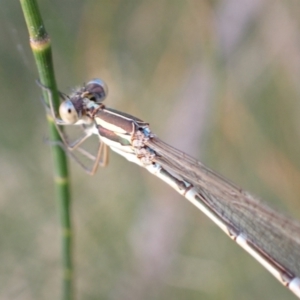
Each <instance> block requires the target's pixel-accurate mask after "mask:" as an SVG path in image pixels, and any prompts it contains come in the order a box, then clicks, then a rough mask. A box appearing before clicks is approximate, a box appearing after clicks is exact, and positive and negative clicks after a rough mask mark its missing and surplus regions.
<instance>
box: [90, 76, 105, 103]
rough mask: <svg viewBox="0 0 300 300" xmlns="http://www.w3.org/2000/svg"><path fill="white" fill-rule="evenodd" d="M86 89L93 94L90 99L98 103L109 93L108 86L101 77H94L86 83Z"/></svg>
mask: <svg viewBox="0 0 300 300" xmlns="http://www.w3.org/2000/svg"><path fill="white" fill-rule="evenodd" d="M86 90H87V91H88V92H89V93H90V94H91V95H92V97H90V100H92V101H95V102H96V103H101V102H102V101H104V99H105V98H106V96H107V94H108V87H107V85H106V83H105V82H104V81H103V80H101V79H98V78H96V79H92V80H91V81H89V82H88V83H87V84H86Z"/></svg>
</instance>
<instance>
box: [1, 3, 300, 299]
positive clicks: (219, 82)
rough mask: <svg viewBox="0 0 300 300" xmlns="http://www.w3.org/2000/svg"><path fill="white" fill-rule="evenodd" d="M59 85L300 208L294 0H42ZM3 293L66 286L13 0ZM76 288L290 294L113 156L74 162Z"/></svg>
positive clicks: (87, 293) (6, 67) (7, 68)
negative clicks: (98, 90)
mask: <svg viewBox="0 0 300 300" xmlns="http://www.w3.org/2000/svg"><path fill="white" fill-rule="evenodd" d="M40 6H41V7H40V8H41V12H42V15H43V17H44V21H45V24H46V28H47V31H48V32H49V33H50V35H51V39H52V47H53V52H54V61H55V67H56V74H57V80H58V83H59V87H60V90H61V91H63V92H65V93H68V92H69V91H70V90H71V88H72V87H74V86H76V85H80V84H82V83H83V82H86V81H88V80H89V79H91V78H94V77H101V78H102V79H104V80H105V81H106V82H107V84H108V86H109V89H110V92H109V97H108V99H107V100H106V104H107V105H108V106H111V107H114V108H116V109H118V110H123V111H125V112H128V113H130V114H132V115H136V116H137V117H140V118H142V119H144V120H146V121H148V122H149V123H150V125H151V128H152V130H153V131H154V132H155V133H157V134H158V135H159V136H160V137H161V138H162V139H163V140H164V141H166V142H168V143H170V144H171V145H174V146H176V147H177V148H179V149H182V150H184V151H185V152H187V153H189V154H191V155H193V156H194V157H196V158H198V159H201V161H203V162H205V164H206V165H208V166H210V167H211V168H213V169H214V170H216V171H218V172H219V173H221V174H223V175H224V176H226V177H228V178H230V179H231V180H232V181H233V182H235V183H237V184H239V185H240V186H242V187H243V188H245V189H247V190H249V191H251V192H252V193H254V194H256V195H259V196H260V197H261V198H262V199H264V201H265V202H267V203H269V204H270V205H271V206H273V207H276V208H277V209H278V210H280V211H283V212H284V213H286V214H289V215H292V216H293V217H295V218H298V219H300V200H299V193H300V170H299V168H300V158H299V154H298V153H299V149H300V143H299V138H300V130H299V128H300V124H299V114H300V105H299V101H298V98H299V93H300V89H299V86H300V85H299V78H300V42H299V41H300V40H299V33H300V22H299V13H300V5H299V4H298V3H297V2H296V1H287V2H284V3H283V2H279V1H267V0H260V1H258V0H257V1H250V0H248V1H246V0H243V1H233V0H230V1H196V0H189V1H171V0H165V1H156V2H153V1H152V2H150V1H146V0H135V1H77V0H72V1H70V0H69V1H57V0H56V1H40ZM0 11H1V18H0V26H1V28H2V30H1V31H0V38H1V41H2V42H1V47H0V50H1V51H0V58H1V59H0V63H1V67H0V90H1V103H2V105H1V110H0V125H1V126H0V141H1V142H0V147H1V148H0V154H1V155H0V189H1V194H0V241H1V242H0V243H1V247H0V264H1V271H0V299H56V298H58V297H59V294H60V290H59V289H60V274H59V263H60V257H59V255H60V251H59V248H60V245H59V242H60V238H59V223H58V216H57V214H56V207H55V202H54V200H53V194H54V192H53V182H52V170H51V166H52V164H51V161H50V159H51V158H50V151H49V146H48V145H46V144H45V143H44V142H43V138H44V137H46V136H47V128H46V122H45V114H44V111H43V107H42V105H41V103H40V100H39V98H40V97H41V91H40V90H39V88H38V87H37V86H36V84H35V79H36V78H37V72H36V69H35V64H34V62H33V58H32V54H31V52H30V49H29V46H28V40H27V37H28V35H27V32H26V27H25V23H24V19H23V16H22V13H21V9H20V7H19V2H18V1H10V2H9V3H7V4H6V5H2V6H1V10H0ZM71 171H72V173H71V174H72V186H73V199H74V200H73V203H72V206H73V208H72V209H73V221H74V225H75V257H74V260H75V263H76V266H77V269H76V285H77V292H76V294H77V299H245V300H246V299H261V298H264V299H295V297H294V296H293V295H292V294H291V293H290V292H289V291H288V290H286V289H285V288H284V287H282V286H281V285H280V284H279V283H278V282H277V281H276V280H275V279H274V278H273V277H272V276H271V275H269V274H268V273H267V271H265V270H264V269H263V268H262V267H261V266H260V265H259V264H258V263H256V262H255V261H254V260H253V259H252V258H251V257H249V256H248V254H246V253H244V251H243V250H241V249H240V248H239V247H238V246H236V245H235V244H234V243H233V242H232V241H230V239H229V238H227V237H226V236H225V235H224V234H223V233H222V232H221V231H220V230H219V229H218V228H216V226H215V225H214V224H212V223H211V222H210V221H209V220H208V219H207V218H206V217H205V216H203V215H202V214H201V212H199V211H198V210H197V209H196V208H194V207H193V206H192V205H190V204H189V203H187V201H185V200H184V199H183V198H181V197H179V196H178V195H177V194H176V193H175V192H174V191H172V190H171V189H170V188H169V187H167V186H166V185H164V184H163V183H161V182H159V181H158V180H157V179H156V178H152V177H151V175H150V174H148V173H147V172H146V171H145V170H142V169H141V168H138V167H137V166H135V165H132V164H130V163H129V162H127V161H125V160H124V159H122V158H120V157H118V156H117V155H115V154H112V155H111V157H110V165H109V167H107V168H105V169H101V170H100V171H99V172H98V174H97V175H96V176H94V177H88V176H87V175H86V174H85V173H84V172H83V171H82V170H81V169H80V168H79V167H78V166H77V165H75V164H74V163H71Z"/></svg>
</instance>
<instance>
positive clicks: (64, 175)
mask: <svg viewBox="0 0 300 300" xmlns="http://www.w3.org/2000/svg"><path fill="white" fill-rule="evenodd" d="M20 2H21V6H22V9H23V13H24V17H25V21H26V24H27V28H28V31H29V38H30V46H31V49H32V52H33V55H34V58H35V62H36V65H37V69H38V73H39V78H40V82H41V83H42V85H44V86H46V87H48V88H49V89H50V90H51V93H49V92H47V91H46V90H44V91H43V95H44V98H45V101H46V103H49V101H52V100H53V104H54V108H55V110H56V111H57V107H58V104H59V96H58V92H57V88H56V83H55V78H54V68H53V64H52V53H51V44H50V38H49V35H48V34H47V32H46V30H45V27H44V24H43V20H42V17H41V15H40V12H39V9H38V6H37V3H36V1H35V0H20ZM49 96H51V97H52V99H49ZM47 120H48V125H49V129H50V139H51V141H60V137H59V134H58V133H57V130H56V127H55V124H54V120H53V118H52V117H51V116H50V115H48V116H47ZM51 149H52V156H53V161H54V182H55V192H56V199H57V202H58V209H59V214H60V222H61V227H62V267H63V294H62V299H64V300H71V299H72V277H73V276H72V275H73V267H72V255H71V254H72V247H71V244H72V234H71V233H72V230H71V220H70V188H69V175H68V166H67V158H66V155H65V152H64V150H63V149H62V148H61V147H59V146H53V147H52V148H51Z"/></svg>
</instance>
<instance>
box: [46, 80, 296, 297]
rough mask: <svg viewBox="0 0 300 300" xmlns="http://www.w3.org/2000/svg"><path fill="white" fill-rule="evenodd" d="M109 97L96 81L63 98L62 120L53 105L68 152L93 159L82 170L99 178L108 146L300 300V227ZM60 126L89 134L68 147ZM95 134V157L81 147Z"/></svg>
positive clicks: (101, 82) (52, 110)
mask: <svg viewBox="0 0 300 300" xmlns="http://www.w3.org/2000/svg"><path fill="white" fill-rule="evenodd" d="M106 94H107V87H106V85H105V84H104V83H103V81H101V80H99V79H94V80H91V81H90V82H88V83H87V84H86V85H85V86H84V87H83V88H81V89H79V90H78V91H76V92H75V93H74V94H72V95H71V96H70V97H66V96H65V97H64V98H65V100H64V101H63V102H62V103H61V105H60V108H59V113H60V118H59V117H57V116H56V114H55V112H54V109H53V105H52V104H51V103H50V111H51V114H52V117H53V118H54V119H55V122H56V124H57V128H58V131H59V133H60V135H61V137H62V140H63V142H64V146H65V148H66V149H67V150H68V152H70V151H73V150H74V149H77V150H79V151H80V152H81V153H82V154H84V155H85V156H87V157H89V158H91V159H93V160H94V165H93V167H92V168H91V169H87V168H85V167H84V166H83V167H84V168H85V170H86V171H87V172H88V173H90V174H94V173H95V172H96V170H97V168H98V166H99V165H105V164H106V162H107V155H108V151H107V150H108V149H107V148H108V147H109V148H110V149H112V150H113V151H115V152H117V153H118V154H120V155H122V156H124V157H125V158H126V159H128V160H129V161H131V162H134V163H136V164H138V165H139V166H141V167H144V168H146V169H147V170H148V171H149V172H151V173H152V174H154V175H155V176H157V177H159V178H160V179H161V180H163V181H164V182H166V183H167V184H169V185H170V186H171V187H172V188H173V189H175V190H176V191H177V192H178V193H180V194H181V195H182V196H184V197H185V198H186V199H187V200H189V201H190V202H191V203H193V204H194V205H195V206H196V207H197V208H199V209H200V210H202V211H203V212H204V213H205V214H206V215H207V216H208V217H209V218H210V219H211V220H212V221H213V222H215V223H216V224H217V225H218V226H219V227H220V228H221V229H222V230H223V231H224V232H225V233H226V234H227V235H228V236H229V237H230V238H231V239H233V240H235V241H236V242H237V243H238V244H239V245H240V246H241V247H242V248H244V249H245V250H246V251H247V252H248V253H249V254H251V255H252V256H253V257H254V258H255V259H256V260H258V261H259V262H260V263H261V264H262V265H263V266H264V267H265V268H266V269H267V270H268V271H269V272H270V273H271V274H273V275H274V276H275V277H276V278H277V279H278V280H279V281H280V282H281V283H282V284H283V285H285V286H287V287H288V288H289V289H290V290H291V291H292V292H293V293H295V294H296V295H297V296H298V297H299V298H300V225H299V224H298V223H296V222H294V221H292V220H290V219H287V218H286V217H284V216H282V215H281V214H279V213H277V212H275V211H273V210H272V209H271V208H269V207H267V206H266V205H264V204H262V203H261V202H260V201H259V200H257V199H256V198H255V197H253V196H252V195H250V194H249V193H247V192H245V191H243V190H241V189H240V188H238V187H236V186H235V185H234V184H232V183H230V182H229V181H228V180H226V179H225V178H223V177H222V176H220V175H218V174H217V173H215V172H213V171H211V170H210V169H208V168H207V167H206V166H204V165H203V164H202V163H201V162H199V161H197V160H195V159H194V158H192V157H190V156H188V155H187V154H185V153H183V152H181V151H179V150H177V149H175V148H173V147H171V146H169V145H167V144H166V143H164V142H163V141H161V140H160V139H159V138H158V137H157V136H156V135H155V134H153V133H152V131H151V130H150V127H149V124H148V123H146V122H144V121H142V120H140V119H138V118H136V117H133V116H131V115H129V114H126V113H123V112H120V111H117V110H114V109H111V108H107V107H106V106H105V105H104V104H103V100H104V98H105V96H106ZM60 125H81V126H83V129H84V135H83V136H82V137H80V138H79V139H78V140H76V141H75V142H73V143H69V142H68V139H67V138H66V136H65V135H64V134H63V133H62V131H61V130H60V128H59V126H60ZM92 134H96V135H98V136H99V139H100V143H99V149H98V153H97V155H96V156H95V157H94V156H92V155H91V154H90V153H88V152H87V151H85V150H84V149H82V148H81V147H80V145H81V144H82V142H83V141H85V140H86V139H87V138H88V137H89V136H91V135H92ZM71 155H72V154H71ZM79 163H80V162H79ZM81 165H82V164H81Z"/></svg>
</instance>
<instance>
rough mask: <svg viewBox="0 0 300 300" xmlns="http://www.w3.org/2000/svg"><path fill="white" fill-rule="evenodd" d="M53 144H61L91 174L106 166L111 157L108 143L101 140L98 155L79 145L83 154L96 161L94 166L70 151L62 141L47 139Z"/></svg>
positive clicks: (79, 149) (79, 150)
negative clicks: (82, 160)
mask: <svg viewBox="0 0 300 300" xmlns="http://www.w3.org/2000/svg"><path fill="white" fill-rule="evenodd" d="M47 143H49V144H50V145H52V146H59V147H61V148H62V149H63V150H64V151H65V152H66V153H67V155H69V156H70V157H71V159H73V160H74V161H75V162H76V163H77V164H78V165H79V166H80V167H81V168H82V169H83V170H84V171H85V172H86V173H87V174H89V175H94V174H95V173H96V172H97V169H98V167H99V166H100V167H105V166H106V165H107V164H108V157H109V149H108V146H107V145H106V144H104V143H103V142H101V141H100V143H99V147H98V151H97V156H94V155H92V154H91V153H90V152H88V151H87V150H85V149H83V148H81V147H78V148H77V150H78V152H80V153H81V154H82V155H84V156H85V157H87V158H88V159H90V160H93V161H94V164H93V166H92V168H88V167H86V166H85V165H84V164H83V163H82V162H81V161H80V160H79V159H78V158H77V157H76V156H75V155H74V153H73V152H71V151H69V149H68V148H67V147H66V146H65V145H64V143H62V142H61V141H47Z"/></svg>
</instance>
